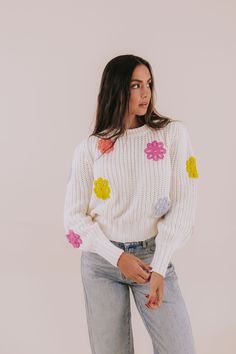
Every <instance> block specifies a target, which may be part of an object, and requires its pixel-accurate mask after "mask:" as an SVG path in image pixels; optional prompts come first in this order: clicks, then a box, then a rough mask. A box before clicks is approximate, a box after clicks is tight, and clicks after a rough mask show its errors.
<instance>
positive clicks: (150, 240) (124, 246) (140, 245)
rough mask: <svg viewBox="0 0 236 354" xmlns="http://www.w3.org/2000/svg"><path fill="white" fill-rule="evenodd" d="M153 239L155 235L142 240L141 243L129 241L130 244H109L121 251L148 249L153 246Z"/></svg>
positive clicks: (114, 242) (115, 242)
mask: <svg viewBox="0 0 236 354" xmlns="http://www.w3.org/2000/svg"><path fill="white" fill-rule="evenodd" d="M155 238H156V235H154V236H152V237H150V238H148V239H147V240H143V241H131V242H118V241H113V240H110V242H112V243H113V244H114V245H116V246H118V247H119V248H122V249H123V250H126V249H130V248H132V249H135V248H146V247H149V246H151V245H154V244H155Z"/></svg>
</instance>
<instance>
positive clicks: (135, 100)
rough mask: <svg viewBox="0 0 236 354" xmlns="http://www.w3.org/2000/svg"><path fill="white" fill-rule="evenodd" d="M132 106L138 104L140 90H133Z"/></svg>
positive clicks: (131, 96)
mask: <svg viewBox="0 0 236 354" xmlns="http://www.w3.org/2000/svg"><path fill="white" fill-rule="evenodd" d="M129 102H130V106H135V107H136V106H137V105H138V104H139V102H140V95H139V94H138V92H137V91H136V92H132V93H131V95H130V101H129Z"/></svg>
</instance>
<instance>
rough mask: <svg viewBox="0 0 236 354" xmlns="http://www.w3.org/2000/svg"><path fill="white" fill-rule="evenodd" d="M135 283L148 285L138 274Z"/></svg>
mask: <svg viewBox="0 0 236 354" xmlns="http://www.w3.org/2000/svg"><path fill="white" fill-rule="evenodd" d="M135 279H136V280H135V281H136V282H137V283H138V284H145V283H146V279H144V278H143V277H142V276H141V275H139V274H137V275H136V277H135Z"/></svg>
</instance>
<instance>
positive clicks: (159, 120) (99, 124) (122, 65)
mask: <svg viewBox="0 0 236 354" xmlns="http://www.w3.org/2000/svg"><path fill="white" fill-rule="evenodd" d="M140 64H144V65H146V67H147V68H148V70H149V71H150V75H151V80H152V84H151V85H150V88H151V99H150V103H149V105H148V109H147V111H146V113H145V115H140V116H139V115H137V121H138V123H139V124H140V125H143V124H146V125H147V126H149V127H150V128H153V129H160V128H163V127H165V126H166V125H167V124H169V123H170V122H172V121H175V120H174V119H172V118H169V117H166V116H163V115H161V114H160V113H158V112H157V110H156V109H155V107H154V101H153V97H154V95H155V98H156V92H155V87H154V77H153V73H152V68H151V65H150V64H149V63H148V61H147V60H145V59H143V58H141V57H139V56H136V55H132V54H127V55H119V56H117V57H115V58H113V59H111V60H110V61H109V62H108V63H107V64H106V66H105V68H104V71H103V74H102V78H101V83H100V88H99V93H98V100H97V110H96V121H95V126H94V130H93V132H92V134H90V136H93V135H94V136H97V137H102V138H103V139H106V138H107V139H111V138H113V137H116V139H117V138H118V137H119V136H121V135H123V134H124V132H125V130H126V128H125V124H126V123H125V113H126V109H127V107H128V105H129V99H130V82H131V77H132V74H133V71H134V69H135V67H136V66H137V65H140ZM110 133H111V135H110ZM107 135H108V136H109V137H107ZM116 139H115V140H116Z"/></svg>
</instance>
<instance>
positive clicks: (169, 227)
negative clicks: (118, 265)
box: [150, 121, 199, 277]
mask: <svg viewBox="0 0 236 354" xmlns="http://www.w3.org/2000/svg"><path fill="white" fill-rule="evenodd" d="M170 124H172V128H171V145H170V160H171V186H170V199H171V208H170V209H169V211H168V212H167V214H166V215H165V216H164V217H163V218H162V219H160V220H159V221H158V234H157V236H156V238H155V243H156V249H155V253H154V256H153V259H152V262H151V263H150V266H151V267H152V271H154V272H157V273H159V274H161V275H162V276H163V277H165V274H166V270H167V267H168V264H169V262H170V259H171V257H172V255H173V253H174V252H175V250H176V249H178V248H181V247H182V246H183V245H184V244H185V243H186V241H187V240H188V239H189V238H190V236H191V235H192V233H193V229H194V225H195V216H196V209H197V204H198V177H199V175H198V171H197V167H196V157H195V156H194V151H193V147H192V143H191V139H190V135H189V133H188V129H187V127H186V125H185V123H183V122H180V121H175V122H174V123H170Z"/></svg>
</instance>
